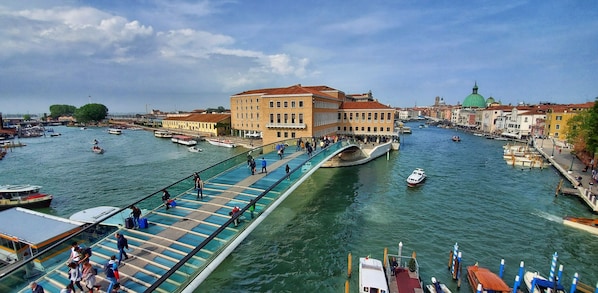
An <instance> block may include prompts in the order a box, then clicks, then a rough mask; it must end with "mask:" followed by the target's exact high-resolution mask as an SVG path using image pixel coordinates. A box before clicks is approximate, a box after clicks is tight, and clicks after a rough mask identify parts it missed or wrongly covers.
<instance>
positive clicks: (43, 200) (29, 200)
mask: <svg viewBox="0 0 598 293" xmlns="http://www.w3.org/2000/svg"><path fill="white" fill-rule="evenodd" d="M40 189H41V186H36V185H29V184H26V185H25V184H23V185H0V210H5V209H9V208H13V207H26V208H46V207H49V206H50V202H51V201H52V198H53V197H52V195H50V194H45V193H40V192H39V190H40Z"/></svg>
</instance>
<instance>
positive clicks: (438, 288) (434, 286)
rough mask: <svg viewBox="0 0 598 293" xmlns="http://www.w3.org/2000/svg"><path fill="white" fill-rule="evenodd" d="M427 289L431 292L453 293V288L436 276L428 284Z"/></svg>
mask: <svg viewBox="0 0 598 293" xmlns="http://www.w3.org/2000/svg"><path fill="white" fill-rule="evenodd" d="M426 289H428V292H430V293H451V290H450V289H449V288H448V287H447V286H446V285H445V284H444V283H440V282H439V281H438V280H436V278H434V277H432V283H430V284H428V285H426Z"/></svg>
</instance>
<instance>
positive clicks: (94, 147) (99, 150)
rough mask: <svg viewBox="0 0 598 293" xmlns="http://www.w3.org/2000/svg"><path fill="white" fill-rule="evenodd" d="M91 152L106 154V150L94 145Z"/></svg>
mask: <svg viewBox="0 0 598 293" xmlns="http://www.w3.org/2000/svg"><path fill="white" fill-rule="evenodd" d="M91 151H92V152H94V153H96V154H103V153H104V149H103V148H101V147H100V146H98V145H94V146H92V147H91Z"/></svg>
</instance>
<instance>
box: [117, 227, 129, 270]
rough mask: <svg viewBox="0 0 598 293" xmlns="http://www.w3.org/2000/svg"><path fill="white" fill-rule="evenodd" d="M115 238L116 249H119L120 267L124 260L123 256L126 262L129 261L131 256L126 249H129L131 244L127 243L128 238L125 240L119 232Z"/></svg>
mask: <svg viewBox="0 0 598 293" xmlns="http://www.w3.org/2000/svg"><path fill="white" fill-rule="evenodd" d="M114 236H115V237H116V248H118V265H119V266H120V263H121V262H122V259H123V255H124V256H125V260H127V259H129V256H128V255H127V252H126V251H125V249H129V243H128V241H127V238H125V235H123V234H121V233H119V232H116V234H114Z"/></svg>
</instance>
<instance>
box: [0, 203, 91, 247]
mask: <svg viewBox="0 0 598 293" xmlns="http://www.w3.org/2000/svg"><path fill="white" fill-rule="evenodd" d="M0 223H3V225H1V226H0V237H2V238H5V239H8V240H10V241H16V242H22V243H25V244H28V245H30V246H32V247H33V248H38V247H42V246H44V245H45V244H47V243H49V242H52V241H55V240H56V239H59V238H62V237H63V235H65V234H69V233H72V232H73V230H76V229H79V228H80V227H81V226H83V225H84V223H81V222H77V221H72V220H69V219H65V218H61V217H56V216H52V215H47V214H43V213H39V212H36V211H32V210H29V209H25V208H19V207H16V208H11V209H8V210H4V211H2V212H0Z"/></svg>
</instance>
